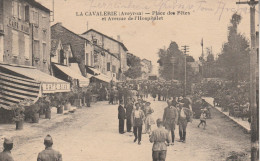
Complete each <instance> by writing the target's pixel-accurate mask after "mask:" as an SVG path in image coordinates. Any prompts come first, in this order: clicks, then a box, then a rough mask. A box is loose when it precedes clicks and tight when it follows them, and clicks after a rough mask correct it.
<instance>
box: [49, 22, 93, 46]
mask: <svg viewBox="0 0 260 161" xmlns="http://www.w3.org/2000/svg"><path fill="white" fill-rule="evenodd" d="M57 25H59V26H61V27H62V28H63V29H65V30H66V31H68V32H70V33H72V34H73V35H75V36H78V37H79V38H81V39H83V40H86V41H87V42H89V43H90V41H89V40H88V39H86V38H85V37H83V36H81V35H78V34H76V33H75V32H73V31H71V30H69V29H67V28H66V27H64V26H63V25H62V24H61V23H59V22H57V23H56V24H54V25H52V26H51V28H53V27H55V26H57Z"/></svg>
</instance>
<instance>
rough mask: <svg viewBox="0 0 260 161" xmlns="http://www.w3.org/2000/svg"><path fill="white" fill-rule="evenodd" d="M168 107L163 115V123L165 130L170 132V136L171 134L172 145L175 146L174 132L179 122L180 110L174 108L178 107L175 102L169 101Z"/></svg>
mask: <svg viewBox="0 0 260 161" xmlns="http://www.w3.org/2000/svg"><path fill="white" fill-rule="evenodd" d="M167 103H168V107H166V108H165V109H164V113H163V123H164V126H165V129H167V130H168V132H169V134H170V132H171V136H172V137H171V142H172V143H171V144H172V145H174V138H175V134H174V130H175V124H176V123H177V121H178V110H177V109H176V108H175V107H174V106H176V103H175V101H172V100H168V101H167Z"/></svg>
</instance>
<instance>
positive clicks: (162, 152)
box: [150, 119, 170, 161]
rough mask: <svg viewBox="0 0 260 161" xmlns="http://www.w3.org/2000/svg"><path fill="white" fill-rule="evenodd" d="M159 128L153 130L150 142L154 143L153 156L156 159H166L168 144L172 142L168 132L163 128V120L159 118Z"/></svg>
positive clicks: (155, 160) (161, 160)
mask: <svg viewBox="0 0 260 161" xmlns="http://www.w3.org/2000/svg"><path fill="white" fill-rule="evenodd" d="M156 123H157V127H158V128H157V129H156V130H154V131H152V134H151V135H150V142H151V143H153V149H152V150H153V153H152V157H153V160H154V161H158V160H160V161H165V158H166V151H167V145H169V143H170V137H169V134H168V132H167V131H166V130H165V129H164V128H163V121H162V120H161V119H157V121H156Z"/></svg>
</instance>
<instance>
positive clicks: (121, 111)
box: [118, 100, 126, 134]
mask: <svg viewBox="0 0 260 161" xmlns="http://www.w3.org/2000/svg"><path fill="white" fill-rule="evenodd" d="M123 105H124V102H123V101H122V100H120V102H119V106H118V120H119V133H120V134H123V133H124V126H125V117H126V115H125V109H124V107H123Z"/></svg>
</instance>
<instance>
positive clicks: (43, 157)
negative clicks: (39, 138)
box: [37, 135, 62, 161]
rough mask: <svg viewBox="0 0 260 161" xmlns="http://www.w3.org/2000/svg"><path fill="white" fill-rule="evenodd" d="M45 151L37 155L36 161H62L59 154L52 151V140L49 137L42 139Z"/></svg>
mask: <svg viewBox="0 0 260 161" xmlns="http://www.w3.org/2000/svg"><path fill="white" fill-rule="evenodd" d="M44 145H45V150H43V151H42V152H40V153H39V154H38V158H37V161H62V155H61V153H60V152H58V151H56V150H53V149H52V145H53V140H52V137H51V136H50V135H47V136H46V137H45V138H44Z"/></svg>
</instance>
